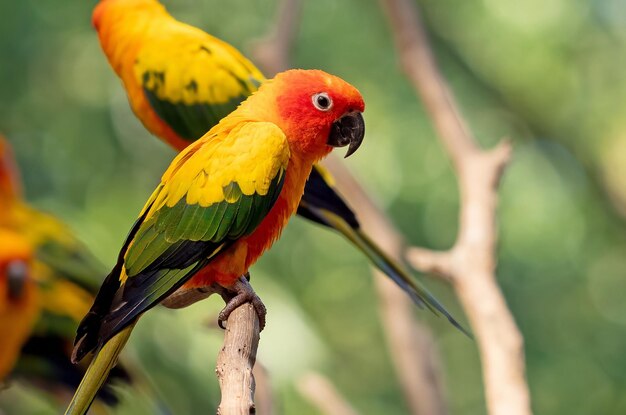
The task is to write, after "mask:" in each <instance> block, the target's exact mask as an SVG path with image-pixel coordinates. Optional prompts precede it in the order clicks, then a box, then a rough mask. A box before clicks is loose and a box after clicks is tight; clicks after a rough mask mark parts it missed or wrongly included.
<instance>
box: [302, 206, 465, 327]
mask: <svg viewBox="0 0 626 415" xmlns="http://www.w3.org/2000/svg"><path fill="white" fill-rule="evenodd" d="M308 208H309V210H312V211H313V212H314V213H315V215H316V216H317V217H318V218H319V219H323V220H324V222H325V224H326V225H328V226H330V227H332V228H333V229H335V230H337V231H339V232H341V234H342V235H344V236H345V237H346V238H348V239H349V240H350V241H351V242H352V243H353V244H354V245H355V246H356V247H357V248H358V249H359V250H360V251H361V252H363V253H364V254H365V256H367V257H368V258H369V259H370V261H371V262H372V263H373V264H374V265H375V266H376V267H377V268H378V269H379V270H381V271H382V272H383V273H384V274H385V275H387V276H388V277H389V278H391V279H392V280H393V282H395V283H396V284H397V285H398V286H399V287H400V288H402V290H404V292H406V293H407V294H408V295H409V297H411V299H412V300H413V302H415V304H417V305H418V306H420V307H424V306H425V307H426V308H428V309H429V310H430V311H432V312H433V313H434V314H435V315H439V314H442V315H444V316H445V317H446V318H447V319H448V321H449V322H450V323H451V324H452V325H453V326H454V327H456V328H457V329H459V330H460V331H461V332H462V333H464V334H465V335H466V336H468V337H470V338H473V336H472V335H471V333H470V332H469V331H468V330H466V329H465V328H464V327H463V326H461V324H459V322H458V321H456V320H455V319H454V317H452V315H451V314H450V313H449V312H448V310H446V309H445V307H444V306H443V305H441V303H440V302H439V301H437V299H436V298H435V297H434V296H433V295H432V294H431V293H430V292H428V290H427V289H426V288H425V287H423V286H422V285H421V284H420V283H419V282H418V281H416V280H415V279H414V278H413V277H412V276H411V274H410V273H409V272H408V271H407V270H406V268H405V267H404V266H402V265H401V264H399V263H398V261H396V260H394V259H393V258H390V257H389V255H387V254H386V253H385V252H383V251H382V250H381V249H380V248H379V247H378V245H377V244H376V243H375V242H374V241H372V240H371V239H370V237H369V236H367V235H366V234H365V233H363V232H362V231H361V230H360V229H358V228H355V227H352V226H350V225H349V224H348V223H347V222H346V221H345V220H344V219H342V218H341V217H340V216H338V215H336V214H334V213H332V212H330V211H327V210H325V209H316V208H313V207H311V206H309V207H308Z"/></svg>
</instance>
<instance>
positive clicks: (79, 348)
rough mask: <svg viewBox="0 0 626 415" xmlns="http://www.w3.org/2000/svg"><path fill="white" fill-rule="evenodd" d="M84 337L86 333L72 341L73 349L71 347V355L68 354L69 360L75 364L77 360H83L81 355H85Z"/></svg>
mask: <svg viewBox="0 0 626 415" xmlns="http://www.w3.org/2000/svg"><path fill="white" fill-rule="evenodd" d="M85 337H87V335H84V336H82V337H81V338H80V339H76V341H75V342H74V349H72V356H70V361H71V362H72V363H73V364H77V363H78V362H80V361H81V360H83V357H85V354H86V353H85V350H84V347H83V346H84V342H85Z"/></svg>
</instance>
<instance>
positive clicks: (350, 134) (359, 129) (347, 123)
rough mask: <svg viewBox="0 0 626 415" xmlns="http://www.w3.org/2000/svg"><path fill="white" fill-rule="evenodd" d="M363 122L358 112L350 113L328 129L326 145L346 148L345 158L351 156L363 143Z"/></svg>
mask: <svg viewBox="0 0 626 415" xmlns="http://www.w3.org/2000/svg"><path fill="white" fill-rule="evenodd" d="M364 136H365V121H363V115H361V113H360V112H351V113H349V114H346V115H344V116H343V117H341V118H339V119H338V120H337V121H335V122H334V123H333V125H332V127H331V128H330V134H329V135H328V141H326V144H328V145H329V146H333V147H345V146H347V145H350V146H349V147H348V152H347V153H346V155H345V157H349V156H350V155H352V154H353V153H354V152H355V151H356V150H357V149H358V148H359V147H360V146H361V143H362V142H363V137H364Z"/></svg>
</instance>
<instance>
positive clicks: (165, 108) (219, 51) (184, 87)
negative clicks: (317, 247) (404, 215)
mask: <svg viewBox="0 0 626 415" xmlns="http://www.w3.org/2000/svg"><path fill="white" fill-rule="evenodd" d="M92 22H93V25H94V27H95V28H96V30H97V31H98V36H99V38H100V44H101V46H102V49H103V51H104V53H105V54H106V56H107V58H108V60H109V63H110V64H111V66H112V67H113V70H114V71H115V73H116V74H117V75H118V76H119V77H120V78H121V80H122V82H123V84H124V87H125V88H126V92H127V94H128V99H129V101H130V105H131V107H132V109H133V111H134V113H135V114H136V115H137V117H138V118H139V119H140V120H141V122H142V123H143V124H144V126H145V127H146V128H147V129H148V130H149V131H150V132H151V133H152V134H154V135H156V136H157V137H159V138H161V139H163V140H164V141H165V142H167V143H168V144H170V145H171V146H172V147H174V148H175V149H176V150H178V151H180V150H182V149H184V148H185V147H186V146H187V145H188V144H189V143H191V142H193V141H194V140H196V139H197V138H199V137H201V136H203V135H204V133H205V132H206V131H208V130H209V129H210V128H211V127H213V126H214V125H215V124H216V123H217V122H218V121H219V120H220V119H221V118H222V117H224V116H225V115H226V114H228V113H230V112H231V111H232V110H234V109H235V108H236V107H237V105H239V103H240V102H241V101H243V100H244V99H246V97H247V96H248V95H250V94H251V93H253V92H254V91H256V90H257V88H258V87H259V85H260V84H261V83H262V82H264V80H265V78H264V76H263V74H262V73H261V72H260V71H259V70H258V69H257V68H256V67H255V66H254V65H253V64H252V63H251V62H250V61H249V60H248V59H246V58H245V57H244V56H243V55H242V54H241V53H240V52H239V51H238V50H237V49H235V48H234V47H232V46H231V45H229V44H228V43H226V42H223V41H221V40H220V39H217V38H215V37H213V36H211V35H209V34H207V33H205V32H203V31H202V30H200V29H197V28H195V27H193V26H190V25H187V24H184V23H181V22H179V21H177V20H175V19H174V18H173V17H172V16H171V15H170V14H169V13H168V12H167V11H166V10H165V8H164V7H163V6H162V5H161V4H160V3H159V2H157V1H156V0H101V2H100V3H99V4H98V5H97V6H96V8H95V10H94V12H93V18H92ZM333 182H334V181H333V179H332V177H331V176H330V173H329V172H327V171H326V170H325V169H323V168H322V167H321V166H319V165H316V166H315V167H314V168H313V170H312V172H311V175H310V176H309V180H308V182H307V184H306V187H305V190H304V195H303V197H302V200H301V201H300V205H299V207H298V214H299V215H301V216H303V217H305V218H307V219H310V220H312V221H314V222H317V223H318V224H321V225H324V226H326V227H330V228H333V229H335V230H337V231H339V232H340V233H342V234H343V235H344V236H345V237H346V238H347V239H348V240H349V241H351V242H352V243H353V244H354V245H355V246H356V247H357V248H358V249H359V250H361V251H362V252H363V253H364V254H365V255H366V256H367V257H368V258H369V259H370V260H371V261H372V263H373V264H374V265H375V266H376V267H378V268H379V269H380V270H381V271H382V272H384V273H385V274H386V275H388V276H389V277H390V278H391V279H392V280H393V281H394V282H396V283H397V284H398V285H399V286H400V287H401V288H402V289H403V290H404V291H405V292H407V293H408V295H409V296H410V297H411V298H412V299H413V301H414V302H415V303H417V304H418V305H419V306H423V305H426V306H427V307H428V308H430V309H431V310H432V311H433V312H434V313H435V314H437V312H440V313H442V314H443V315H445V316H446V317H447V318H448V320H449V321H450V322H451V323H452V324H453V325H454V326H456V327H457V328H459V329H461V330H462V331H464V332H465V330H464V329H463V328H462V327H461V326H459V324H458V323H457V322H456V321H455V320H454V319H453V318H452V316H451V315H450V314H449V313H448V312H447V311H446V310H445V308H444V307H443V306H442V305H440V304H439V302H437V300H436V299H435V298H433V297H432V296H431V295H430V294H429V293H428V291H427V290H426V289H424V288H423V287H421V286H420V284H419V283H417V282H416V281H415V280H414V279H413V278H412V277H411V275H410V274H409V272H408V271H407V270H406V266H405V265H403V264H399V263H398V262H397V261H395V260H393V259H392V258H390V257H389V256H388V255H387V254H385V252H384V251H383V250H382V249H381V248H379V247H378V245H377V244H376V243H375V242H374V241H372V240H371V239H370V238H369V237H368V236H367V235H366V234H365V233H364V232H363V231H362V230H361V229H360V226H359V222H358V220H357V218H356V216H355V214H354V212H353V211H352V209H351V208H350V207H349V206H348V205H347V204H346V202H345V201H344V200H343V199H342V197H341V196H340V195H339V194H338V193H337V191H336V190H335V188H334V186H333ZM424 298H427V299H428V302H427V303H424V301H422V300H423V299H424Z"/></svg>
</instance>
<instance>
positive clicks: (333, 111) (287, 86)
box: [258, 69, 365, 160]
mask: <svg viewBox="0 0 626 415" xmlns="http://www.w3.org/2000/svg"><path fill="white" fill-rule="evenodd" d="M270 88H271V89H273V91H272V92H273V93H272V94H267V95H266V94H265V93H264V94H258V95H266V96H272V99H273V100H274V102H275V110H276V114H275V116H276V119H275V120H272V121H274V122H275V123H276V125H278V126H279V127H280V128H281V129H282V130H283V131H284V132H285V134H286V135H287V139H288V140H289V142H290V147H291V148H292V151H293V150H296V151H299V152H301V153H302V154H305V155H310V156H311V157H312V158H313V159H315V160H317V159H320V158H321V157H323V156H325V155H326V154H328V153H329V152H330V151H331V150H332V148H333V147H345V146H349V147H348V152H347V154H346V157H347V156H349V155H351V154H352V153H354V152H355V151H356V150H357V148H359V146H360V145H361V142H362V141H363V137H364V134H365V123H364V121H363V116H362V115H361V113H362V112H363V110H364V109H365V104H364V102H363V97H362V96H361V94H360V93H359V91H358V90H357V89H356V88H355V87H353V86H352V85H350V84H349V83H347V82H346V81H344V80H342V79H340V78H338V77H336V76H333V75H330V74H327V73H326V72H323V71H320V70H301V69H294V70H289V71H286V72H282V73H279V74H278V75H276V77H274V79H273V80H271V81H269V82H266V83H265V84H264V85H262V86H261V89H262V90H265V89H270ZM266 92H267V91H266Z"/></svg>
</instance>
